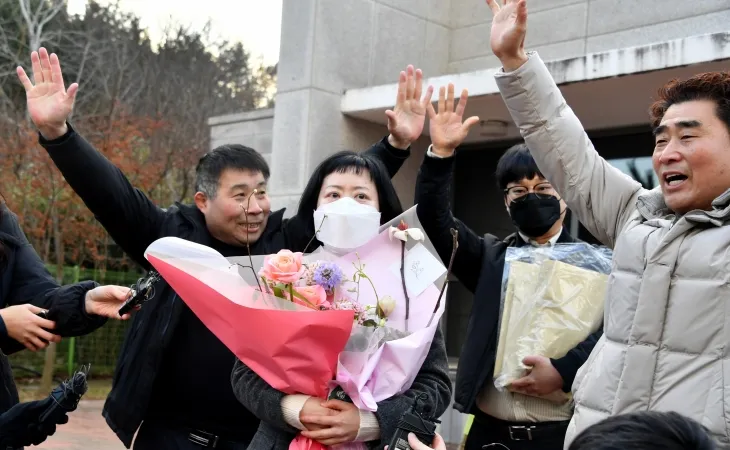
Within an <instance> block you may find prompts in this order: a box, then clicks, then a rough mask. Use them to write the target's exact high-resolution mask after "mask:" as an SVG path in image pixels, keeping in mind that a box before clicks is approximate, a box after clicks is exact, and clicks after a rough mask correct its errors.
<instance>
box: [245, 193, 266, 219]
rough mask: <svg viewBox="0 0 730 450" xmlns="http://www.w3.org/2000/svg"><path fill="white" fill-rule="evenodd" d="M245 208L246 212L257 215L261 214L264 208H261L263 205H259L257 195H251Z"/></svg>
mask: <svg viewBox="0 0 730 450" xmlns="http://www.w3.org/2000/svg"><path fill="white" fill-rule="evenodd" d="M243 209H244V210H245V211H246V214H251V215H256V214H261V212H262V211H263V209H261V206H260V205H259V202H258V201H257V200H256V196H254V195H252V196H251V197H249V199H248V200H247V201H246V204H244V205H243Z"/></svg>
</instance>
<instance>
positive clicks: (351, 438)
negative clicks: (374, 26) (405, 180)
mask: <svg viewBox="0 0 730 450" xmlns="http://www.w3.org/2000/svg"><path fill="white" fill-rule="evenodd" d="M402 212H403V208H402V207H401V204H400V201H399V200H398V196H397V194H396V192H395V188H394V187H393V183H392V182H391V181H390V177H389V176H388V174H387V172H386V170H385V168H384V167H383V165H382V164H381V163H380V162H379V161H377V160H375V159H373V158H370V157H368V156H366V155H359V154H357V153H353V152H340V153H337V154H335V155H332V156H331V157H329V158H327V159H326V160H325V161H324V162H322V164H320V165H319V166H318V167H317V169H315V171H314V173H313V174H312V176H311V178H310V180H309V183H308V184H307V187H306V188H305V190H304V193H303V195H302V199H301V202H300V204H299V211H298V213H297V216H296V218H295V219H294V220H295V221H298V222H299V224H298V225H297V226H299V227H301V229H299V230H291V231H296V233H297V234H300V233H301V235H306V236H314V234H315V232H316V231H317V230H318V232H317V240H315V242H314V244H313V245H311V246H310V247H309V249H308V251H312V250H314V249H315V248H316V247H318V246H319V245H320V244H322V245H324V246H325V248H327V249H328V250H332V251H335V252H345V251H349V250H352V249H355V248H358V247H360V246H361V245H363V244H365V243H367V242H368V241H369V240H370V239H371V238H372V237H374V236H375V235H377V233H378V228H379V227H380V225H381V224H382V223H386V222H388V221H390V220H392V219H394V218H395V217H397V216H398V215H400V214H401V213H402ZM325 215H326V216H327V218H326V219H325V220H322V219H323V217H324V216H325ZM307 216H308V218H309V220H305V217H307ZM293 225H294V223H293V222H292V223H289V224H288V227H292V226H293ZM291 250H297V251H302V250H303V248H295V249H291ZM231 381H232V383H233V391H234V393H235V394H236V397H237V398H238V400H239V401H240V402H241V403H242V404H243V405H244V406H245V407H246V408H247V409H249V410H250V411H251V412H253V413H254V414H255V415H256V416H257V417H258V418H259V419H261V424H260V425H259V429H258V432H257V433H256V435H255V436H254V438H253V440H252V442H251V444H250V445H249V447H248V450H287V449H288V448H289V444H290V443H291V441H292V439H293V438H294V437H295V436H296V434H297V433H298V432H299V431H305V430H309V431H316V437H313V439H315V440H317V441H319V442H320V443H322V444H324V445H327V446H331V445H336V444H343V443H347V442H367V443H369V444H373V445H375V446H376V447H378V448H382V447H383V446H384V445H387V444H388V442H389V441H390V439H391V437H392V436H393V434H394V432H395V430H396V426H397V422H398V419H400V417H401V416H402V415H403V413H405V412H406V411H409V410H410V409H411V406H412V405H413V402H414V400H415V399H416V398H417V397H418V396H419V395H422V394H426V395H427V396H428V399H427V400H426V401H425V402H423V401H422V400H419V405H422V404H424V403H425V406H426V408H428V409H429V412H430V413H431V414H433V415H434V416H435V417H439V416H440V415H441V414H443V413H444V411H445V410H446V408H447V407H448V405H449V402H450V400H451V390H452V387H451V381H450V380H449V374H448V361H447V358H446V347H445V346H444V339H443V335H442V334H441V331H440V330H437V332H436V335H435V336H434V340H433V343H432V344H431V348H430V350H429V353H428V356H427V357H426V360H425V361H424V363H423V365H422V366H421V370H420V371H419V373H418V375H417V377H416V379H415V381H414V383H413V385H412V386H411V388H410V389H409V390H408V391H406V392H405V393H404V394H401V395H397V396H395V397H392V398H390V399H388V400H385V401H382V402H380V403H378V410H377V411H376V412H375V413H372V412H368V411H360V410H358V409H357V407H355V406H354V405H353V404H351V403H345V402H341V401H338V400H332V401H328V402H325V400H324V399H319V398H314V397H309V396H305V395H285V394H284V393H283V392H280V391H278V390H276V389H274V388H272V387H271V386H269V385H268V384H267V383H266V382H265V381H264V380H263V379H261V377H259V376H258V375H257V374H256V373H255V372H254V371H253V370H251V369H249V368H248V367H247V366H246V365H244V364H243V363H241V362H240V361H238V362H237V363H236V366H235V367H234V369H233V374H232V377H231Z"/></svg>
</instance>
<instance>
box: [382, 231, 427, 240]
mask: <svg viewBox="0 0 730 450" xmlns="http://www.w3.org/2000/svg"><path fill="white" fill-rule="evenodd" d="M388 233H389V234H390V240H393V238H396V239H399V240H401V241H403V242H407V241H408V239H413V240H414V241H422V240H423V239H424V238H425V236H424V235H423V231H421V229H420V228H408V229H405V230H400V229H398V227H390V229H389V230H388Z"/></svg>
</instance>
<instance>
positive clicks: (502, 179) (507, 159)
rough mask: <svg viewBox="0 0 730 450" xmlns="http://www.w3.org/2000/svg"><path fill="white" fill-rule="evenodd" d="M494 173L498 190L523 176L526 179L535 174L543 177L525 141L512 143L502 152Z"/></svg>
mask: <svg viewBox="0 0 730 450" xmlns="http://www.w3.org/2000/svg"><path fill="white" fill-rule="evenodd" d="M494 175H495V178H496V179H497V186H499V189H500V190H505V189H507V185H508V184H510V183H516V182H518V181H520V180H523V179H525V178H527V179H528V180H531V179H533V178H535V176H538V177H540V178H545V176H544V175H543V174H542V172H540V169H538V168H537V163H535V159H534V158H533V157H532V155H531V154H530V150H529V149H528V148H527V145H526V144H525V143H521V144H517V145H513V146H512V147H510V148H508V149H507V151H506V152H504V155H502V157H501V158H499V162H498V163H497V171H496V172H495V174H494Z"/></svg>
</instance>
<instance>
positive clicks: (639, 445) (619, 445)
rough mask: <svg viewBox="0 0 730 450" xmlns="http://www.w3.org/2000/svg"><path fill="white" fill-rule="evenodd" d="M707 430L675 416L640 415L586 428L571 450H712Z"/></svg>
mask: <svg viewBox="0 0 730 450" xmlns="http://www.w3.org/2000/svg"><path fill="white" fill-rule="evenodd" d="M715 448H716V447H715V443H714V442H713V441H712V438H711V437H710V435H709V433H708V432H707V429H706V428H705V427H703V426H702V425H700V424H699V423H697V422H696V421H694V420H692V419H690V418H688V417H684V416H682V415H681V414H678V413H676V412H658V411H641V412H636V413H629V414H621V415H618V416H613V417H609V418H608V419H605V420H603V421H601V422H598V423H597V424H595V425H593V426H590V427H588V428H586V429H585V430H584V431H583V432H582V433H580V434H579V435H578V437H576V438H575V440H574V441H573V442H572V443H571V444H570V447H569V448H568V450H625V449H640V450H690V449H691V450H713V449H715Z"/></svg>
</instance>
